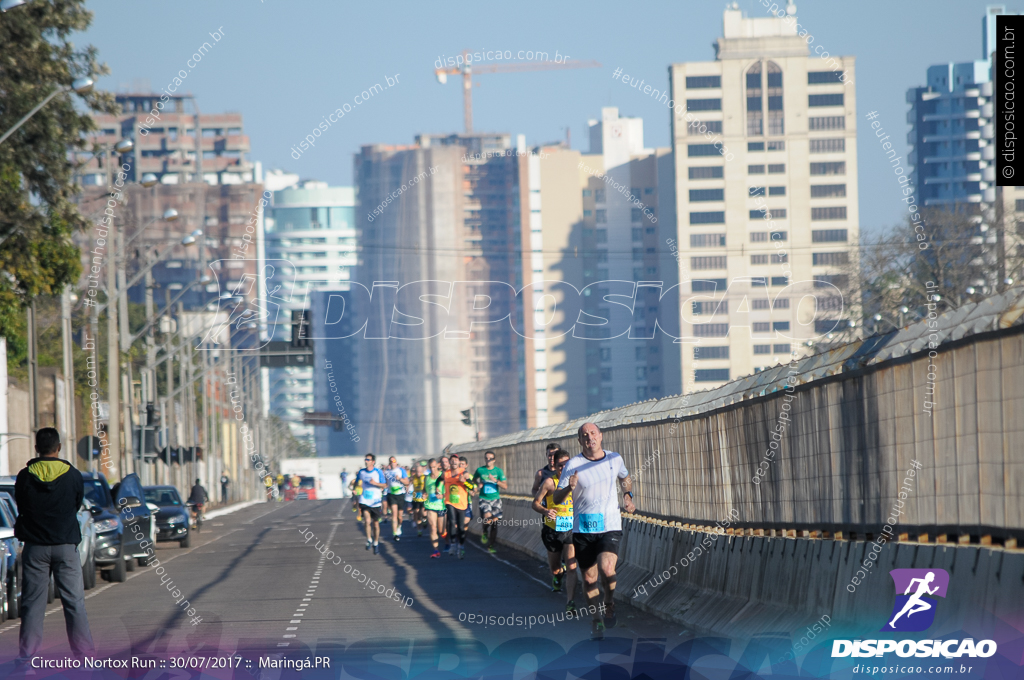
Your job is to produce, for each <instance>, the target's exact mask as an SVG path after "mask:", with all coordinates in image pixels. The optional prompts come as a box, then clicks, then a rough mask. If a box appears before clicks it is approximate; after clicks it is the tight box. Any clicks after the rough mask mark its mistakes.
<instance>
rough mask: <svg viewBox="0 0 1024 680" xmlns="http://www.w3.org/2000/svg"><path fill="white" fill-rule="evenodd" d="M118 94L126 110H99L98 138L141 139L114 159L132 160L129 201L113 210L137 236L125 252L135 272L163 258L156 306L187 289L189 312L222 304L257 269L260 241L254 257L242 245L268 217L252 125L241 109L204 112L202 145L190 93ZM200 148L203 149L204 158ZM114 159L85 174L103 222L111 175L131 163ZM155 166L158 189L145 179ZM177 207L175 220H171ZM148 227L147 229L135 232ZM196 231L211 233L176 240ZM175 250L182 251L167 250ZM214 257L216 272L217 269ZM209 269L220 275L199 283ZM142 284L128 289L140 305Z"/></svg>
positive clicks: (90, 207)
mask: <svg viewBox="0 0 1024 680" xmlns="http://www.w3.org/2000/svg"><path fill="white" fill-rule="evenodd" d="M115 100H116V102H117V103H118V104H119V105H120V107H121V113H120V114H117V115H111V114H105V113H100V114H93V119H94V121H95V122H96V125H97V127H98V128H99V130H98V132H96V133H94V135H93V137H92V141H94V142H95V143H97V144H99V145H101V146H106V147H110V146H113V145H114V144H115V143H117V142H118V141H119V140H121V139H126V138H127V139H132V140H133V141H134V143H135V148H134V150H133V151H132V153H130V154H126V155H124V156H121V157H119V158H118V157H115V163H123V164H125V165H127V166H128V169H127V170H125V173H124V174H125V175H126V178H125V180H124V191H123V195H124V196H125V200H124V201H123V202H122V203H121V204H120V205H119V206H118V207H117V208H115V209H114V210H113V213H114V215H113V216H114V222H115V224H118V225H119V226H120V228H121V233H123V234H125V235H126V236H125V238H126V240H127V239H132V241H131V243H130V246H129V247H128V248H127V249H126V259H127V260H128V261H129V263H128V265H127V267H126V269H127V272H128V276H129V277H130V276H131V273H132V271H134V270H136V269H138V268H141V267H144V266H145V265H146V264H147V262H148V261H150V258H153V259H156V258H158V257H159V258H160V261H159V262H158V264H156V266H155V267H154V268H153V270H152V277H153V285H154V289H155V290H154V294H155V297H156V303H157V306H158V307H162V303H163V302H165V301H166V300H167V299H168V296H177V294H178V292H180V291H181V290H182V289H184V288H185V287H188V290H187V291H186V292H185V293H184V294H183V295H182V297H181V298H180V302H181V303H182V304H183V305H184V307H185V309H187V310H194V309H200V308H202V307H204V306H206V305H208V304H210V303H211V302H212V301H215V300H216V299H217V294H218V293H219V292H224V291H228V290H234V288H235V286H236V285H237V284H238V283H239V282H240V281H242V280H243V277H244V275H245V274H249V275H250V276H255V274H256V253H255V251H256V249H255V248H249V249H248V250H247V251H246V255H245V258H246V261H243V260H238V259H237V258H234V257H233V256H234V254H235V253H236V252H237V251H236V250H234V249H236V248H237V247H239V246H242V244H243V237H244V236H246V227H249V229H250V230H251V231H250V233H249V238H252V233H255V232H256V229H257V228H258V226H259V223H260V222H261V221H262V218H263V213H262V209H260V206H259V202H260V198H261V195H262V191H263V188H262V186H261V185H260V180H261V178H260V177H259V170H258V167H257V166H256V165H255V164H253V163H252V162H251V161H250V160H249V159H248V157H247V154H248V152H249V138H248V137H247V136H246V135H245V134H244V132H243V128H242V115H241V114H240V113H227V114H203V115H201V116H199V136H198V138H199V140H200V144H198V145H197V143H196V141H197V135H196V113H195V108H194V106H193V98H192V97H191V96H188V95H171V96H170V97H169V98H168V99H167V100H165V101H163V102H161V95H160V94H159V93H157V94H131V93H121V94H117V95H115ZM158 102H160V103H161V104H162V106H161V107H160V108H157V104H158ZM154 111H156V113H157V114H158V116H159V117H158V118H157V117H154V115H153V113H154ZM199 146H201V148H202V154H200V155H199V156H197V155H196V149H197V148H198V147H199ZM107 162H108V161H107V158H106V157H105V156H103V155H97V156H95V157H93V158H91V159H89V161H88V162H87V163H85V165H84V166H83V168H82V169H81V170H80V171H79V181H80V182H81V184H82V186H83V191H82V194H81V196H80V198H79V205H80V206H81V210H82V213H83V214H85V215H87V216H89V217H90V218H95V219H98V218H99V216H100V215H102V213H103V210H104V208H105V207H107V205H106V202H107V199H108V198H109V196H108V195H107V194H108V191H109V190H108V188H107V172H108V170H110V172H111V181H113V180H115V179H117V174H118V172H120V171H121V170H122V168H121V167H120V166H118V165H116V164H115V165H114V166H113V167H111V168H107V167H105V165H104V164H105V163H107ZM148 173H152V174H154V175H156V177H157V180H158V183H157V184H156V186H153V187H149V188H147V187H143V186H141V185H140V184H139V182H140V181H141V179H142V177H143V175H145V174H148ZM200 175H201V176H202V181H201V182H200V181H199V179H200ZM170 208H173V209H175V210H177V212H178V217H177V219H176V220H175V221H173V222H170V221H165V220H164V219H163V215H164V213H165V212H166V211H167V210H168V209H170ZM139 229H142V230H143V231H142V232H141V233H138V235H137V236H136V233H137V230H139ZM196 229H200V230H202V232H203V235H202V236H201V237H200V238H198V239H197V240H196V243H195V245H193V246H190V247H184V246H181V245H179V244H178V243H177V242H180V240H181V239H182V238H183V237H184V236H187V235H188V234H191V233H192V232H194V231H195V230H196ZM132 237H134V238H132ZM112 246H113V244H112ZM168 249H173V250H172V251H171V252H170V253H168ZM86 250H88V249H86ZM83 252H84V251H83ZM218 261H219V262H218ZM211 264H212V265H213V267H214V271H212V272H211V271H209V269H208V267H209V266H210V265H211ZM86 269H88V267H86ZM205 274H212V275H213V277H214V279H215V280H214V281H211V282H210V283H207V284H205V285H196V281H197V280H198V279H199V278H200V277H201V276H203V275H205ZM143 284H144V282H141V281H140V282H139V283H138V284H137V285H136V286H134V287H133V288H132V289H131V290H130V291H129V299H130V300H131V301H132V302H137V303H141V302H142V301H143V300H144V298H145V288H144V285H143ZM256 295H257V291H256V290H255V289H253V290H249V291H246V296H247V297H248V298H249V299H254V298H255V297H256Z"/></svg>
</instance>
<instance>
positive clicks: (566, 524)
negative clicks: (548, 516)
mask: <svg viewBox="0 0 1024 680" xmlns="http://www.w3.org/2000/svg"><path fill="white" fill-rule="evenodd" d="M602 519H603V518H602ZM582 527H583V522H582V521H581V522H580V528H581V529H582ZM555 531H572V515H558V516H557V517H555Z"/></svg>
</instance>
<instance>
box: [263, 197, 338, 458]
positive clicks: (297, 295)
mask: <svg viewBox="0 0 1024 680" xmlns="http://www.w3.org/2000/svg"><path fill="white" fill-rule="evenodd" d="M354 211H355V191H354V189H353V188H352V187H329V186H327V183H326V182H314V181H306V182H303V183H301V184H300V185H299V186H298V187H296V188H292V189H283V190H281V191H275V192H274V194H273V205H272V207H269V208H268V209H267V211H266V216H265V219H264V238H265V241H264V243H265V253H266V258H267V259H268V260H275V259H282V260H289V261H290V262H291V263H292V266H291V267H290V268H293V269H294V275H295V287H294V291H293V293H292V295H291V301H290V303H288V304H286V305H284V306H285V308H286V311H285V312H284V313H283V314H281V315H280V317H279V320H278V325H277V327H276V328H275V329H273V332H272V336H271V338H270V339H271V340H276V341H287V340H290V339H291V325H290V321H291V311H293V310H301V309H303V306H304V304H305V302H306V296H305V290H306V287H307V285H309V284H310V283H311V282H318V283H322V282H324V281H335V282H337V281H347V280H349V278H350V272H351V269H352V268H353V267H354V266H355V264H356V230H355V219H354ZM282 273H283V274H286V275H290V274H291V273H292V272H290V271H285V272H282ZM268 370H269V377H270V386H269V392H270V399H269V402H270V412H271V413H274V414H277V415H278V416H280V417H281V419H282V420H284V421H285V422H288V423H289V426H290V427H291V430H292V433H293V434H294V435H295V436H296V437H299V438H302V439H305V440H307V441H309V442H310V443H312V441H313V426H311V425H303V424H302V418H303V414H305V413H306V412H307V411H312V410H313V367H304V366H289V367H285V368H271V369H268Z"/></svg>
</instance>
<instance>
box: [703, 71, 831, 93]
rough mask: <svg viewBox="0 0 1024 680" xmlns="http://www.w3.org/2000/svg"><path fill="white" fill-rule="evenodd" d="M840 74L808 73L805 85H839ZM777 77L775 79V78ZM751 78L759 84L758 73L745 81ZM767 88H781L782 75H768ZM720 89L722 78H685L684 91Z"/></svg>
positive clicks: (748, 76) (750, 75) (825, 72)
mask: <svg viewBox="0 0 1024 680" xmlns="http://www.w3.org/2000/svg"><path fill="white" fill-rule="evenodd" d="M841 75H842V74H841V73H839V72H838V71H808V72H807V84H808V85H827V84H831V83H841V82H843V81H842V80H840V79H839V76H841ZM776 76H777V78H776ZM752 77H757V78H758V83H759V82H760V71H758V72H757V73H748V74H747V79H748V80H750V79H751V78H752ZM768 86H769V87H772V86H775V87H781V86H782V74H781V73H769V74H768ZM717 87H722V76H686V89H687V90H707V89H712V88H717Z"/></svg>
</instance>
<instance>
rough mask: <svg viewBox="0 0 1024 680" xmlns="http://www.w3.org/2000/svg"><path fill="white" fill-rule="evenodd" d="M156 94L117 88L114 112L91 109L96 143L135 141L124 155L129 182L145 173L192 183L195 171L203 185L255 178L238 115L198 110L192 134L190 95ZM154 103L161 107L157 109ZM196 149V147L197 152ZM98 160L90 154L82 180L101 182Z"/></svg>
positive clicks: (170, 181) (165, 180)
mask: <svg viewBox="0 0 1024 680" xmlns="http://www.w3.org/2000/svg"><path fill="white" fill-rule="evenodd" d="M161 96H162V95H161V94H159V93H155V94H130V93H119V94H116V95H115V100H116V101H117V103H118V104H119V105H120V106H121V113H120V114H117V115H111V114H107V113H98V114H93V119H94V120H95V121H96V125H97V127H98V128H99V132H98V133H96V134H95V135H94V136H93V139H94V141H95V142H96V143H97V144H101V145H105V146H110V145H113V144H115V143H117V142H118V141H119V140H121V139H123V138H130V139H132V140H134V141H135V150H134V152H133V153H132V154H131V155H130V156H129V158H131V157H134V158H132V159H131V166H132V170H131V171H130V172H129V173H128V180H129V181H132V182H135V181H138V180H139V178H141V177H142V175H143V174H144V173H149V172H151V173H154V174H155V175H156V176H157V177H158V178H159V179H160V182H161V183H162V184H184V183H186V182H196V181H198V180H199V175H200V174H201V175H202V181H203V182H205V183H206V184H242V183H245V182H253V181H259V180H258V178H257V177H255V176H254V174H253V164H252V162H251V161H249V160H248V158H247V155H248V153H249V138H248V136H246V135H245V133H244V132H243V130H242V114H240V113H220V114H200V115H199V116H198V118H199V134H198V136H197V134H196V117H197V114H196V110H195V106H194V105H193V103H194V99H193V97H191V96H189V95H171V96H170V97H169V98H168V99H167V100H165V101H163V102H161ZM158 103H162V104H163V106H162V107H161V108H157V104H158ZM154 112H155V113H156V114H157V116H158V117H155V116H154V115H153V114H154ZM197 148H200V149H201V150H202V153H201V154H200V155H199V156H197V155H196V149H197ZM103 162H104V160H103V159H102V158H100V157H96V158H93V159H90V161H89V163H88V164H87V165H86V166H85V168H84V170H83V171H82V173H81V174H82V184H84V185H86V186H88V185H103V184H105V182H106V179H105V175H106V170H105V168H104V167H103Z"/></svg>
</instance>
